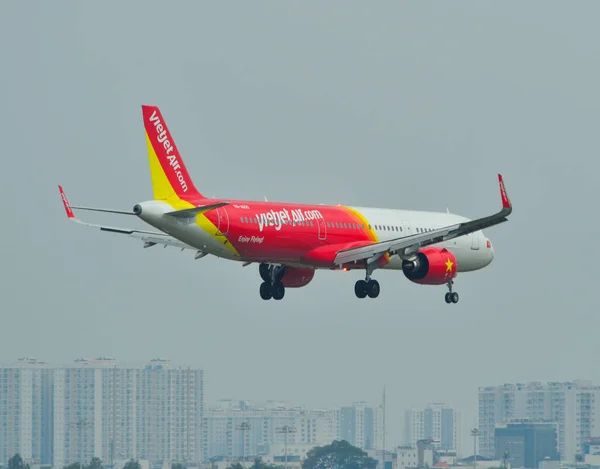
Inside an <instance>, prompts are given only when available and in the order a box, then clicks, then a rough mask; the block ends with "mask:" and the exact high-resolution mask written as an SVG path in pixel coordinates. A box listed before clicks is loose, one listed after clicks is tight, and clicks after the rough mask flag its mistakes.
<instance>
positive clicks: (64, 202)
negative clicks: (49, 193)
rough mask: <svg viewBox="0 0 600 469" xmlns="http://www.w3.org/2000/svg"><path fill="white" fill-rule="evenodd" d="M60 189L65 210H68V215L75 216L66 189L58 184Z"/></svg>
mask: <svg viewBox="0 0 600 469" xmlns="http://www.w3.org/2000/svg"><path fill="white" fill-rule="evenodd" d="M58 190H59V192H60V197H61V198H62V201H63V205H64V206H65V212H67V217H69V218H75V215H74V214H73V210H71V204H70V203H69V201H68V200H67V196H66V195H65V191H64V190H63V188H62V186H61V185H59V186H58Z"/></svg>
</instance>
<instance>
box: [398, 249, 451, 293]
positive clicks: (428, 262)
mask: <svg viewBox="0 0 600 469" xmlns="http://www.w3.org/2000/svg"><path fill="white" fill-rule="evenodd" d="M402 271H403V272H404V275H405V276H406V278H407V279H409V280H410V281H412V282H415V283H420V284H422V285H443V284H445V283H448V282H449V281H450V280H452V279H453V278H454V277H456V257H454V254H452V253H451V252H450V251H448V250H447V249H445V248H434V247H430V248H424V249H421V250H419V251H418V252H417V253H416V258H415V259H413V260H410V261H407V260H403V261H402Z"/></svg>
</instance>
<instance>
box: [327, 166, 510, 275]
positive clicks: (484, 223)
mask: <svg viewBox="0 0 600 469" xmlns="http://www.w3.org/2000/svg"><path fill="white" fill-rule="evenodd" d="M498 184H499V185H500V196H501V198H502V209H501V210H500V211H499V212H497V213H495V214H494V215H490V216H487V217H483V218H478V219H476V220H470V221H467V222H463V223H457V224H455V225H451V226H446V227H444V228H438V229H437V230H433V231H428V232H426V233H418V234H414V235H411V236H405V237H403V238H395V239H390V240H388V241H382V242H379V243H373V244H369V245H367V246H361V247H357V248H350V249H343V250H340V251H338V253H337V255H336V257H335V261H334V264H336V265H340V266H341V265H343V264H347V263H349V262H355V261H363V260H367V261H369V262H374V261H376V260H378V259H379V258H380V257H381V256H384V255H385V254H389V255H394V254H399V255H401V256H405V255H410V254H413V253H415V252H417V251H418V250H419V249H421V248H422V247H423V246H429V245H430V244H435V243H440V242H442V241H448V240H450V239H453V238H457V237H459V236H464V235H467V234H469V233H473V232H475V231H479V230H482V229H484V228H489V227H490V226H494V225H498V224H499V223H503V222H505V221H508V219H507V218H506V217H508V215H510V214H511V213H512V204H511V202H510V199H509V198H508V195H507V193H506V188H505V187H504V181H503V179H502V175H501V174H498Z"/></svg>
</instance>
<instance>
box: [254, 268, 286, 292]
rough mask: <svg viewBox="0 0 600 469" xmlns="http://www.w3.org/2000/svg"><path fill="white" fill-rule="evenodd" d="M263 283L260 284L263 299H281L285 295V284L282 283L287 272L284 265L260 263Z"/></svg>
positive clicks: (259, 269) (259, 270)
mask: <svg viewBox="0 0 600 469" xmlns="http://www.w3.org/2000/svg"><path fill="white" fill-rule="evenodd" d="M258 272H259V273H260V277H261V278H262V279H263V283H261V284H260V297H261V298H262V299H263V300H270V299H271V298H273V299H274V300H281V299H282V298H283V297H284V295H285V286H284V285H283V283H281V279H282V278H283V274H284V273H285V266H284V265H269V264H260V266H259V267H258Z"/></svg>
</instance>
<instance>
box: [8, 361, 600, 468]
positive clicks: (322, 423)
mask: <svg viewBox="0 0 600 469" xmlns="http://www.w3.org/2000/svg"><path fill="white" fill-rule="evenodd" d="M162 371H165V372H166V373H167V374H164V373H163V374H160V373H159V372H162ZM171 372H173V373H176V374H175V375H173V377H172V378H170V377H169V376H170V375H169V373H171ZM187 373H193V374H194V375H193V376H194V378H193V379H194V382H195V383H196V384H193V385H192V381H189V385H188V384H185V383H188V377H187V376H188V375H187ZM161 376H163V378H161ZM191 376H192V375H190V377H191ZM157 378H158V380H157ZM11 383H14V385H11ZM136 383H137V384H136ZM169 383H171V384H169ZM183 384H185V386H184V387H181V386H182V385H183ZM15 385H16V386H15ZM190 385H192V386H196V387H189V386H190ZM165 386H166V387H165ZM174 386H175V387H174ZM178 386H179V387H178ZM197 386H199V387H197ZM146 389H147V391H146ZM190 392H193V393H195V394H190ZM90 393H91V394H90ZM177 393H179V394H177ZM478 393H479V394H478V400H477V405H478V407H479V409H480V413H479V424H478V426H477V428H478V429H479V431H480V437H479V448H478V453H479V454H481V455H483V456H485V457H490V458H493V457H494V455H495V454H496V450H495V448H494V446H493V434H494V429H495V428H498V426H502V425H505V424H506V423H512V422H515V421H523V420H525V421H531V422H536V421H542V422H549V421H556V423H557V425H558V427H557V430H558V437H559V442H560V445H559V448H558V451H559V452H560V453H561V455H562V457H563V459H566V460H571V459H572V458H574V456H575V454H577V453H580V452H581V450H582V448H583V444H584V443H585V441H587V439H589V438H590V437H592V436H596V433H598V431H597V430H596V429H595V428H596V426H595V423H594V421H595V417H596V415H600V385H594V384H593V383H592V382H591V381H589V380H573V381H570V382H557V381H550V382H538V381H527V382H522V383H505V384H502V385H495V386H480V387H479V388H478ZM171 395H172V396H173V398H174V399H175V401H177V403H178V404H177V405H178V406H179V402H181V403H182V405H183V406H184V407H173V408H172V410H171V411H169V412H170V413H169V414H165V416H166V417H167V420H166V421H167V422H169V421H171V419H174V420H173V422H175V421H177V422H179V424H178V425H183V426H184V427H185V428H191V429H193V433H189V431H188V430H185V431H184V432H183V433H182V435H184V436H182V437H180V438H178V439H177V440H176V441H177V445H178V446H177V447H172V446H169V447H168V448H167V447H164V448H163V447H161V444H162V443H160V441H161V440H160V437H158V438H159V439H156V438H157V437H156V436H152V435H155V434H156V432H158V434H159V435H160V432H161V431H163V430H164V432H170V431H171V430H168V429H167V427H165V428H164V429H163V430H161V428H162V427H160V425H159V426H158V427H157V426H156V425H157V423H160V421H161V420H164V418H163V419H161V417H160V416H159V413H160V412H162V411H161V410H160V409H161V404H160V402H161V401H164V402H165V403H167V402H171V400H172V399H173V398H169V397H168V396H171ZM151 396H154V397H153V398H152V397H151ZM158 396H163V397H160V398H158ZM176 396H180V397H176ZM193 396H195V397H193ZM390 397H391V400H392V401H393V400H394V397H393V396H389V393H388V399H390ZM75 398H77V401H76V402H77V405H78V406H82V407H81V409H82V411H83V412H79V411H77V410H71V411H69V410H68V409H69V408H71V407H72V405H73V402H74V401H73V399H75ZM151 398H152V399H154V400H155V401H156V399H158V401H156V403H155V404H150V402H154V401H149V399H151ZM191 398H193V399H194V400H193V401H189V400H188V399H191ZM0 401H2V402H7V403H8V408H9V409H11V408H12V409H14V410H13V411H10V412H9V413H8V414H3V415H4V417H3V415H0V424H2V422H5V423H6V425H0V439H1V440H2V441H3V442H4V443H3V444H0V459H1V458H5V459H6V458H8V457H10V455H11V454H10V453H11V452H12V451H14V448H17V447H20V448H22V450H21V451H20V452H21V453H22V454H23V455H24V456H25V457H31V458H33V459H38V460H40V461H41V462H44V463H48V461H49V458H51V459H52V460H54V461H59V463H60V462H61V461H68V460H73V458H79V455H80V454H83V457H84V458H88V459H89V458H91V455H93V454H96V455H98V454H99V455H102V457H103V458H108V459H109V460H113V459H118V458H119V457H123V456H124V455H125V454H126V453H128V452H130V451H133V453H131V454H136V452H140V453H143V454H147V455H148V457H150V458H151V459H152V458H155V457H158V455H159V454H161V455H164V454H169V455H172V456H171V457H175V458H176V459H177V458H181V457H183V458H184V459H188V460H192V459H194V458H196V457H197V456H195V455H197V454H198V455H200V454H216V453H219V452H222V451H225V452H226V453H227V454H228V455H230V456H233V457H240V455H242V454H248V455H249V454H252V452H258V451H259V450H258V448H259V447H260V444H261V443H260V442H261V441H263V442H264V441H269V442H271V443H269V444H283V440H282V438H283V437H282V436H281V435H279V436H278V435H277V431H276V430H277V429H278V428H282V427H285V426H289V427H290V428H293V429H294V430H298V433H295V432H294V435H293V436H291V437H290V443H291V444H292V443H293V444H314V445H319V444H325V442H328V441H331V440H333V439H346V440H348V441H349V442H350V443H351V444H353V445H355V446H358V447H361V448H365V449H369V448H373V449H381V446H382V435H383V432H382V427H383V413H382V404H383V403H382V402H379V403H377V402H368V401H364V400H354V401H353V402H350V403H348V402H346V403H344V402H340V403H338V404H337V405H335V406H331V407H320V408H319V407H315V408H311V407H310V406H306V405H305V404H304V403H296V402H291V401H283V400H279V401H277V400H269V399H267V400H260V401H256V400H249V399H234V398H231V397H226V398H218V399H210V398H209V399H207V398H206V394H205V389H204V373H203V370H201V369H192V368H189V367H185V366H182V365H179V364H176V363H173V362H171V361H170V360H167V359H164V358H160V359H157V358H153V359H150V360H147V361H145V362H141V363H137V364H135V365H132V364H126V363H122V362H119V361H117V360H116V359H114V358H112V357H95V358H90V359H85V358H77V359H75V360H73V361H72V362H71V363H62V364H52V363H49V362H48V361H45V360H38V359H35V358H31V357H26V358H21V359H17V360H14V361H12V362H8V363H4V364H1V363H0ZM584 401H585V402H584ZM86 402H87V403H89V404H86ZM576 402H577V405H575V403H576ZM586 402H587V403H589V404H585V403H586ZM184 403H188V404H184ZM580 403H583V404H581V405H584V404H585V405H586V406H587V407H588V408H589V410H587V411H585V413H584V407H581V408H580V407H578V406H579V405H580ZM157 405H158V407H157ZM185 406H189V410H186V408H187V407H185ZM590 406H591V407H590ZM84 409H87V410H85V411H84ZM136 409H137V411H136ZM178 409H180V410H178ZM190 410H191V412H192V414H190ZM89 412H92V413H89ZM177 412H179V413H177ZM136 414H137V417H136ZM11 415H12V417H11ZM23 415H28V416H29V417H27V418H25V419H23ZM171 415H172V417H171ZM186 415H187V416H188V417H185V416H186ZM190 415H196V417H194V418H193V420H185V419H186V418H189V416H190ZM267 415H269V417H268V418H269V421H270V422H271V421H272V423H270V424H269V425H268V426H266V427H265V425H267V424H266V423H259V422H262V421H263V420H264V419H265V418H267ZM140 416H145V417H144V420H145V421H141V420H140ZM146 416H147V417H146ZM152 416H154V417H152ZM461 416H462V410H458V409H456V408H454V407H452V406H450V405H448V404H446V403H443V402H440V401H437V402H430V403H427V405H425V406H423V407H422V408H408V409H405V412H404V415H403V416H402V418H403V420H402V425H403V426H404V427H405V428H406V431H405V433H406V434H405V437H404V439H403V440H395V439H390V438H389V437H387V439H386V449H392V448H394V447H396V446H398V445H403V444H406V443H409V444H411V445H412V446H415V445H416V440H418V439H423V438H429V437H431V438H433V439H434V440H438V441H437V442H436V443H434V446H437V447H439V448H440V449H453V450H456V451H457V452H458V453H459V455H462V456H467V455H469V454H470V453H471V452H472V451H470V449H471V448H470V445H467V446H466V448H463V443H464V441H465V439H466V440H469V439H470V436H469V432H468V431H467V432H465V428H464V427H465V426H464V425H463V422H462V418H461ZM3 418H8V419H9V420H3ZM10 418H13V420H10ZM98 418H101V420H100V421H97V420H96V419H98ZM386 418H387V421H388V422H389V421H394V420H398V419H399V418H401V417H399V416H397V415H389V414H388V415H387V417H386ZM14 419H16V420H14ZM223 419H224V420H223ZM232 419H233V420H232ZM257 419H258V420H257ZM117 421H121V423H120V424H119V425H117V426H115V424H116V422H117ZM234 421H235V422H237V424H234V423H235V422H234ZM11 422H13V423H11ZM186 422H189V423H186ZM219 422H222V423H219ZM227 422H228V423H227ZM232 422H234V423H232ZM244 422H248V423H249V424H250V427H252V426H254V427H255V429H256V430H258V429H262V430H260V431H259V433H256V432H255V431H254V430H251V431H249V432H248V434H247V435H246V432H242V433H241V434H243V438H244V440H243V443H240V444H238V443H235V441H238V440H239V438H237V436H236V437H233V436H232V435H233V434H234V433H236V434H237V430H238V429H237V426H238V424H239V425H242V424H244ZM251 422H255V423H251ZM265 422H266V421H265ZM575 422H577V423H575ZM586 422H587V423H586ZM16 424H18V425H19V428H21V430H20V433H19V435H18V438H17V439H15V434H14V433H13V434H11V433H7V431H8V429H9V428H11V426H14V425H16ZM86 424H87V426H86ZM89 424H93V426H94V428H95V429H96V431H95V432H92V428H91V426H89ZM23 425H25V426H23ZM190 425H191V427H190ZM573 425H575V426H573ZM50 428H51V429H52V431H51V433H52V439H51V440H50V439H49V430H50ZM144 428H153V431H152V432H151V433H148V435H147V436H146V434H144V431H143V429H144ZM267 428H270V430H269V432H270V433H268V432H267V433H265V431H267ZM248 430H250V428H248ZM469 430H470V429H469ZM213 431H214V432H215V435H217V434H222V436H223V438H225V440H223V441H224V442H225V441H230V440H231V438H233V440H231V441H233V442H230V443H227V444H226V443H223V442H222V443H219V442H218V437H217V436H214V437H213V436H212V433H211V438H212V440H211V442H209V441H208V437H207V436H206V435H208V434H209V433H206V435H205V436H204V437H203V436H202V435H203V434H204V433H203V432H213ZM574 432H575V433H574ZM386 433H387V432H386ZM165 434H166V433H165ZM253 434H254V436H252V435H253ZM461 434H462V437H461ZM27 435H29V436H30V437H29V439H27V438H25V439H23V438H24V437H26V436H27ZM44 435H45V436H44ZM268 435H271V436H268ZM82 438H83V441H84V447H83V449H81V450H79V449H78V450H76V451H75V448H79V447H80V446H79V441H80V439H82ZM214 438H217V439H216V440H215V439H214ZM265 438H266V440H265ZM490 438H491V439H490ZM17 440H18V441H17ZM409 440H410V441H409ZM240 441H242V440H240ZM455 442H456V443H457V444H454V443H455ZM209 443H210V444H209ZM214 445H216V446H214ZM223 445H225V446H223ZM227 445H229V446H227ZM257 445H258V446H257ZM50 447H51V448H52V453H49V448H50ZM10 448H12V450H11V449H10ZM64 448H71V453H65V452H64ZM131 448H137V449H133V450H132V449H131ZM215 448H217V449H215ZM72 451H75V453H73V452H72ZM80 451H82V453H80ZM153 451H156V453H153ZM171 452H172V453H171ZM215 452H216V453H215ZM49 454H51V456H48V455H49ZM152 454H155V456H152ZM29 455H31V456H29ZM42 455H44V456H42ZM177 455H179V456H177ZM219 455H221V454H219ZM60 464H62V463H60Z"/></svg>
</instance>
